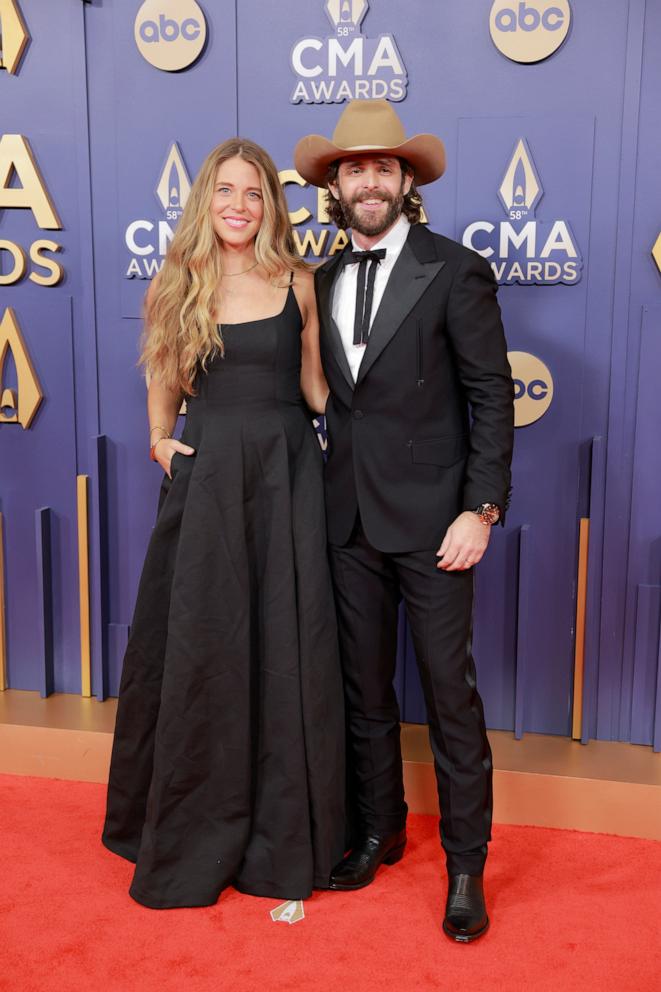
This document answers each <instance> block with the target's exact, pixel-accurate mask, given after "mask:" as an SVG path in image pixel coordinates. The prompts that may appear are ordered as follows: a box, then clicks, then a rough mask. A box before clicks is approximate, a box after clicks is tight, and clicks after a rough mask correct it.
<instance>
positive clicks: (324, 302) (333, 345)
mask: <svg viewBox="0 0 661 992" xmlns="http://www.w3.org/2000/svg"><path fill="white" fill-rule="evenodd" d="M346 250H349V251H350V250H351V245H350V244H349V245H348V246H347V248H345V251H346ZM341 258H342V253H341V252H340V253H339V254H337V255H335V256H334V257H333V258H332V259H331V260H330V261H329V262H326V264H325V265H324V266H322V268H321V269H319V271H318V273H317V286H318V302H319V323H320V326H321V333H322V334H323V335H324V337H325V340H326V343H327V344H328V346H329V348H330V350H331V352H332V354H333V357H334V358H335V361H336V362H337V364H338V365H339V367H340V369H341V371H342V375H343V376H344V378H345V379H346V380H347V383H348V384H349V386H350V388H351V390H352V391H353V389H354V388H355V385H356V384H355V382H354V381H353V376H352V375H351V369H350V368H349V362H348V360H347V355H346V352H345V350H344V345H343V344H342V337H341V335H340V329H339V327H338V326H337V324H336V323H335V321H334V320H333V288H334V286H335V282H336V280H337V277H338V275H339V274H340V272H341V271H342V265H341V264H340V259H341Z"/></svg>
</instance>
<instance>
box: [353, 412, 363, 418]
mask: <svg viewBox="0 0 661 992" xmlns="http://www.w3.org/2000/svg"><path fill="white" fill-rule="evenodd" d="M353 419H354V420H362V419H363V411H362V410H354V411H353Z"/></svg>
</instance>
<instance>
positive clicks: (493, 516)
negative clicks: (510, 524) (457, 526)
mask: <svg viewBox="0 0 661 992" xmlns="http://www.w3.org/2000/svg"><path fill="white" fill-rule="evenodd" d="M473 513H477V515H478V517H479V518H480V520H481V521H482V523H483V524H484V526H485V527H490V526H491V525H492V524H497V523H498V521H499V520H500V507H499V506H497V504H496V503H480V505H479V506H476V507H475V509H474V510H473Z"/></svg>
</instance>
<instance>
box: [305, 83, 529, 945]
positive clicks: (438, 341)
mask: <svg viewBox="0 0 661 992" xmlns="http://www.w3.org/2000/svg"><path fill="white" fill-rule="evenodd" d="M294 161H295V165H296V168H297V170H298V172H299V173H300V175H301V176H303V178H304V179H306V180H307V181H308V182H310V183H312V184H314V185H316V186H319V187H325V188H327V190H328V200H329V210H330V214H331V218H332V219H333V220H334V222H335V223H336V224H337V226H338V227H340V228H344V229H348V228H350V229H351V232H352V239H351V243H350V244H348V245H347V247H346V248H345V250H344V251H343V252H342V253H340V254H337V255H335V256H334V257H332V258H331V259H330V260H329V261H327V262H326V263H325V264H324V265H322V266H321V267H320V268H319V269H318V270H317V272H316V276H315V283H316V292H317V303H318V308H319V318H320V324H321V349H322V361H323V365H324V371H325V374H326V378H327V380H328V384H329V386H330V391H331V392H330V397H329V401H328V405H327V408H326V423H327V430H328V441H329V456H328V461H327V464H326V475H325V480H326V501H327V516H328V535H329V544H330V559H331V567H332V573H333V581H334V589H335V598H336V606H337V613H338V623H339V634H340V648H341V655H342V665H343V673H344V684H345V697H346V705H347V725H348V742H349V751H348V761H349V763H350V772H351V779H352V783H353V785H352V797H351V798H352V800H353V803H354V807H355V814H356V819H357V827H356V830H355V832H354V837H353V839H352V846H351V849H350V850H349V852H348V854H347V855H346V856H345V858H344V859H343V860H342V861H341V862H340V864H339V865H338V866H337V867H336V868H335V870H334V871H333V874H332V876H331V888H334V889H342V890H346V889H358V888H361V887H363V886H365V885H368V884H369V883H370V882H371V881H372V880H373V879H374V876H375V874H376V872H377V870H378V868H379V867H380V866H381V865H382V864H386V865H389V864H393V863H394V862H396V861H398V860H399V859H400V858H401V857H402V855H403V853H404V847H405V845H406V813H407V806H406V803H405V800H404V787H403V776H402V759H401V751H400V733H399V709H398V705H397V699H396V696H395V692H394V688H393V677H394V672H395V655H396V644H397V614H398V604H399V601H400V599H403V600H404V604H405V607H406V613H407V618H408V621H409V625H410V629H411V633H412V637H413V643H414V647H415V652H416V657H417V662H418V666H419V670H420V677H421V681H422V686H423V690H424V695H425V701H426V705H427V712H428V719H429V732H430V740H431V746H432V751H433V755H434V764H435V771H436V778H437V783H438V793H439V803H440V809H441V823H440V833H441V842H442V845H443V848H444V850H445V855H446V864H447V871H448V876H449V884H448V895H447V901H446V908H445V917H444V920H443V929H444V931H445V933H446V934H447V935H448V936H449V937H451V938H452V939H454V940H458V941H463V942H466V941H471V940H475V939H476V938H478V937H480V936H481V935H482V934H483V933H484V932H485V931H486V929H487V927H488V925H489V919H488V915H487V911H486V906H485V902H484V890H483V871H484V865H485V860H486V855H487V843H488V841H489V840H490V828H491V814H492V763H491V751H490V748H489V742H488V740H487V735H486V730H485V723H484V712H483V707H482V701H481V699H480V696H479V694H478V691H477V686H476V676H475V665H474V661H473V656H472V653H471V616H472V605H473V569H474V567H475V566H476V565H477V563H478V562H479V561H480V559H481V558H482V556H483V554H484V552H485V551H486V548H487V545H488V543H489V537H490V533H491V528H492V526H493V524H495V523H496V521H500V522H501V523H502V522H503V520H504V516H505V510H506V506H507V503H508V498H509V491H510V461H511V456H512V442H513V384H512V378H511V372H510V367H509V364H508V361H507V349H506V344H505V336H504V333H503V327H502V323H501V319H500V309H499V307H498V303H497V301H496V285H495V281H494V277H493V274H492V271H491V268H490V266H489V265H488V263H487V262H485V260H484V259H483V258H481V257H480V256H479V255H478V254H476V253H475V252H473V251H470V250H469V249H467V248H464V247H463V246H462V245H460V244H457V243H456V242H454V241H451V240H449V239H448V238H445V237H442V236H441V235H438V234H433V233H431V232H430V231H429V230H428V229H427V228H426V227H424V226H423V225H422V224H421V223H420V218H421V199H420V196H419V194H418V193H417V186H420V185H423V184H424V183H429V182H432V181H433V180H435V179H437V178H438V177H439V176H441V175H442V173H443V171H444V169H445V151H444V147H443V144H442V142H441V141H440V139H439V138H436V137H434V136H433V135H431V134H421V135H416V136H415V137H413V138H410V139H408V140H407V139H406V136H405V133H404V128H403V126H402V123H401V121H400V120H399V118H398V116H397V114H396V112H395V110H394V109H393V107H392V106H391V104H389V103H388V102H387V101H385V100H357V101H352V102H351V103H349V104H348V106H347V107H346V109H345V110H344V111H343V113H342V115H341V117H340V119H339V122H338V124H337V127H336V129H335V132H334V134H333V138H332V140H331V141H329V140H328V139H326V138H324V137H321V136H320V135H308V136H307V137H305V138H303V139H302V140H301V141H300V142H299V143H298V145H297V146H296V151H295V157H294Z"/></svg>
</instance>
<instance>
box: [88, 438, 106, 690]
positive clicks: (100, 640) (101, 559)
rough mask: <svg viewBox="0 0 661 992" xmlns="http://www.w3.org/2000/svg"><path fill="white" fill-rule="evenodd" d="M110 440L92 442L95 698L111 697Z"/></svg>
mask: <svg viewBox="0 0 661 992" xmlns="http://www.w3.org/2000/svg"><path fill="white" fill-rule="evenodd" d="M107 442H108V439H107V437H106V436H105V435H104V434H100V435H98V436H97V437H95V438H92V439H91V441H90V455H89V466H90V474H89V479H90V484H89V509H88V512H89V531H88V533H89V575H90V604H91V613H92V618H91V624H90V641H91V646H92V695H93V696H96V697H97V698H98V699H99V700H104V699H105V698H106V696H107V695H108V684H109V674H108V610H109V604H108V575H109V567H108V457H107V451H108V444H107Z"/></svg>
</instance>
